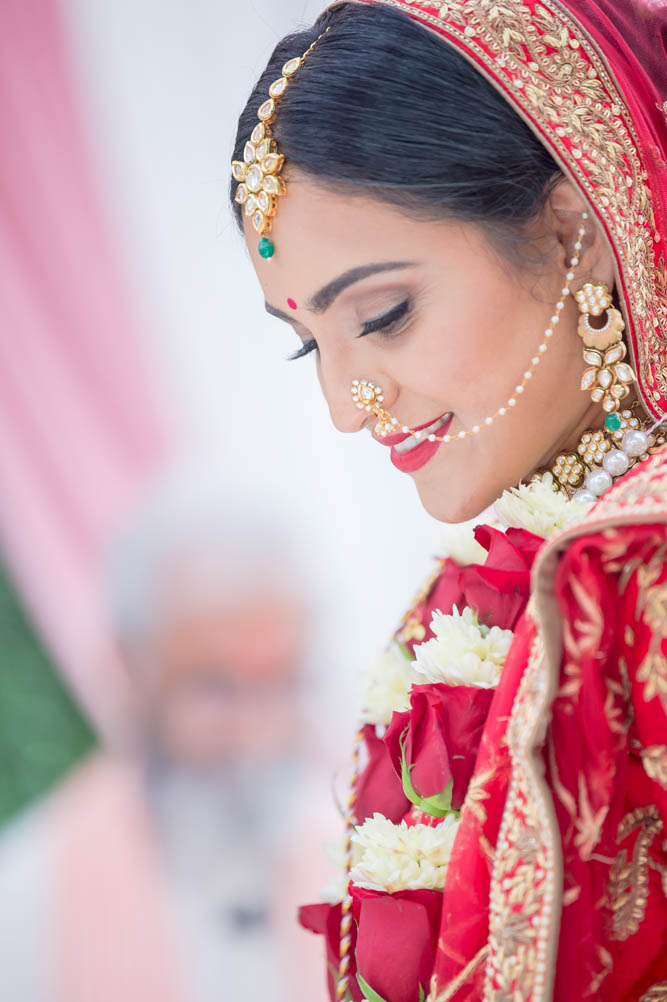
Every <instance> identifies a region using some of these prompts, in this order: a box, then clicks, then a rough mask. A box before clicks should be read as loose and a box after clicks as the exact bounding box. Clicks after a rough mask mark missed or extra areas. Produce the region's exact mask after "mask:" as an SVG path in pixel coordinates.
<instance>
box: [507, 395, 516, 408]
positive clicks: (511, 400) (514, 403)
mask: <svg viewBox="0 0 667 1002" xmlns="http://www.w3.org/2000/svg"><path fill="white" fill-rule="evenodd" d="M507 403H508V404H509V406H510V407H516V400H515V399H514V397H510V398H509V400H508V401H507Z"/></svg>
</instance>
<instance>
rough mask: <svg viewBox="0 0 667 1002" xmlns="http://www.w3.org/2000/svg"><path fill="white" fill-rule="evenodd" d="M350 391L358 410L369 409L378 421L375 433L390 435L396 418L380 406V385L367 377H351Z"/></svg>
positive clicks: (381, 396) (381, 393)
mask: <svg viewBox="0 0 667 1002" xmlns="http://www.w3.org/2000/svg"><path fill="white" fill-rule="evenodd" d="M351 392H352V399H353V400H354V402H355V404H356V405H357V407H358V408H359V410H364V411H370V412H371V413H372V414H375V416H376V418H377V419H378V423H377V424H376V425H375V434H376V435H379V436H380V438H386V436H387V435H391V433H392V432H393V431H395V426H396V425H397V424H398V420H397V419H396V418H393V417H392V416H391V414H389V412H388V411H386V410H384V409H383V408H382V407H380V404H381V403H383V401H384V394H383V392H382V389H381V387H379V386H377V385H376V383H371V382H369V381H368V380H367V379H353V380H352V388H351Z"/></svg>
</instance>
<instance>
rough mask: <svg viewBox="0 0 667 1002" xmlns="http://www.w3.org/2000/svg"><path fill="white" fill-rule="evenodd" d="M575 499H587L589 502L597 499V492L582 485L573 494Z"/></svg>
mask: <svg viewBox="0 0 667 1002" xmlns="http://www.w3.org/2000/svg"><path fill="white" fill-rule="evenodd" d="M572 500H573V501H585V502H586V503H589V502H591V501H597V498H596V496H595V494H593V493H592V491H587V490H586V488H585V487H580V488H579V490H578V491H575V493H574V494H573V495H572Z"/></svg>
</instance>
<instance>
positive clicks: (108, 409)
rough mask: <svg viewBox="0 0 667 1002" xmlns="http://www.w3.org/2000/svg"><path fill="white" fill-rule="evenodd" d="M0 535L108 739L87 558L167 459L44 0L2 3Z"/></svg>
mask: <svg viewBox="0 0 667 1002" xmlns="http://www.w3.org/2000/svg"><path fill="white" fill-rule="evenodd" d="M0 144H1V148H2V155H1V156H0V484H1V488H0V489H1V498H2V500H1V502H0V544H1V546H2V552H3V557H4V559H5V561H6V562H7V564H8V566H9V568H10V570H11V572H12V574H13V576H14V578H15V581H16V583H17V586H18V587H19V590H20V592H21V593H22V596H23V599H24V601H25V602H26V604H27V606H28V608H29V610H30V611H31V613H32V615H33V616H34V619H35V621H36V623H37V624H38V626H39V628H40V630H41V632H42V635H43V637H44V638H45V641H46V643H47V644H48V646H49V648H50V650H51V652H52V653H53V655H54V657H55V659H56V660H57V662H58V663H59V664H60V665H61V666H62V668H63V670H64V672H65V674H66V675H67V677H68V679H69V681H70V683H71V684H72V686H73V687H74V689H75V691H76V692H77V694H78V696H79V698H80V699H81V700H82V702H83V704H84V705H85V706H86V708H87V709H88V711H89V713H90V714H91V715H92V717H93V718H94V720H95V722H96V724H97V726H98V727H100V728H101V729H102V730H103V731H104V732H106V733H107V734H111V733H114V732H117V731H118V728H119V726H120V725H121V724H122V723H123V720H124V714H125V709H126V705H127V698H128V692H127V690H126V684H125V680H124V678H123V675H122V672H121V671H120V669H119V667H118V665H117V664H116V662H115V658H114V654H113V650H112V645H111V641H110V637H109V633H108V627H107V624H106V621H105V616H104V609H103V603H102V599H101V588H100V577H99V565H100V559H101V557H102V554H103V552H104V549H105V547H106V546H107V545H108V542H109V539H110V537H111V535H112V533H113V532H114V531H115V528H116V526H117V525H118V523H119V521H120V520H121V519H122V517H123V513H124V512H125V511H127V509H128V506H129V505H130V504H131V503H132V501H133V499H134V498H135V497H136V495H137V493H138V492H139V491H140V490H141V488H142V485H144V484H145V482H146V480H147V478H148V477H149V476H150V475H151V473H152V472H153V471H154V470H155V469H156V467H158V466H159V465H160V464H161V461H162V459H163V457H164V455H165V451H166V447H165V443H166V435H165V433H164V430H163V424H162V421H161V418H160V416H159V415H158V412H157V409H156V405H155V398H154V395H153V393H152V391H151V388H150V385H149V381H148V377H147V371H146V366H145V364H144V362H143V361H142V358H141V350H140V343H139V339H138V337H137V331H136V324H135V321H134V320H133V318H132V315H131V310H130V308H129V306H128V302H127V293H126V290H125V289H124V282H123V278H122V275H121V272H120V269H119V267H118V263H117V261H116V260H114V254H113V250H112V246H111V241H110V236H109V230H108V226H107V221H106V220H105V216H104V210H103V205H102V203H101V199H100V193H99V192H98V190H97V188H96V185H95V178H94V171H93V169H92V165H91V161H90V158H89V155H88V150H87V147H86V139H85V136H84V132H83V129H82V125H81V121H80V115H79V109H78V107H77V103H76V97H75V93H74V88H73V84H72V80H71V78H70V73H69V69H68V54H67V49H66V45H65V42H64V38H63V33H62V30H61V23H60V17H59V11H58V4H57V0H3V2H2V4H1V5H0Z"/></svg>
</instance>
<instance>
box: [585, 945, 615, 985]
mask: <svg viewBox="0 0 667 1002" xmlns="http://www.w3.org/2000/svg"><path fill="white" fill-rule="evenodd" d="M597 954H598V960H599V961H600V970H599V971H598V973H597V974H596V975H595V977H594V978H593V980H592V981H591V984H590V987H589V989H588V995H589V996H594V995H595V994H596V993H597V992H598V990H599V988H600V985H601V984H602V982H603V981H604V979H605V978H606V977H608V976H609V975H610V974H611V972H612V969H613V967H614V961H613V960H612V957H611V954H610V953H609V951H608V950H605V948H604V947H603V946H598V949H597Z"/></svg>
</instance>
